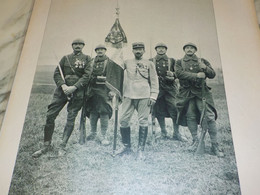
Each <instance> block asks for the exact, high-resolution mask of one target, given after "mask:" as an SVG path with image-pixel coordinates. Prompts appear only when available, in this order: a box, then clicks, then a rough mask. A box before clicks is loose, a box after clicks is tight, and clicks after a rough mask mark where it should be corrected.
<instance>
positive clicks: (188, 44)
mask: <svg viewBox="0 0 260 195" xmlns="http://www.w3.org/2000/svg"><path fill="white" fill-rule="evenodd" d="M187 46H192V47H194V48H195V49H196V51H197V50H198V49H197V46H196V45H195V44H194V43H191V42H189V43H186V44H185V45H184V46H183V50H184V49H185V47H187Z"/></svg>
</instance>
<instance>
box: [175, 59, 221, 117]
mask: <svg viewBox="0 0 260 195" xmlns="http://www.w3.org/2000/svg"><path fill="white" fill-rule="evenodd" d="M201 61H202V62H203V63H204V64H205V65H206V68H205V70H201V69H200V67H199V58H198V57H197V56H196V55H193V56H192V57H189V56H187V55H185V56H184V58H182V59H181V60H178V61H177V63H176V76H177V78H178V79H179V81H180V88H179V93H178V95H177V98H176V107H177V109H178V112H179V115H180V116H179V117H180V118H181V117H182V115H184V114H185V112H186V108H187V105H188V102H189V100H190V99H192V98H194V97H197V98H200V99H202V79H198V78H197V73H198V72H204V73H205V74H206V78H209V79H213V78H214V77H215V75H216V74H215V71H214V69H213V68H212V67H211V65H210V63H209V62H208V61H207V60H205V59H203V58H202V59H201ZM204 88H205V91H204V97H205V98H206V102H207V104H208V106H210V107H211V108H212V109H213V111H214V112H215V116H216V118H217V111H216V109H215V105H214V101H213V97H212V93H211V91H210V88H209V87H208V86H207V85H206V79H205V82H204ZM180 120H181V119H180Z"/></svg>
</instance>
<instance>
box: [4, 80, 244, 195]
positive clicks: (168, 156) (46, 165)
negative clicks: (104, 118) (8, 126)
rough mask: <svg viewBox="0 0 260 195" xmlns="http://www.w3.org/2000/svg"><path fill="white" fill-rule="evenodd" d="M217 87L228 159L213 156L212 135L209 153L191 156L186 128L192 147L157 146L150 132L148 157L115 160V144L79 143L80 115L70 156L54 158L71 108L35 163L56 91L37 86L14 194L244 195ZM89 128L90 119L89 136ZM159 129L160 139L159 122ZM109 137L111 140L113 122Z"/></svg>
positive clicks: (215, 93)
mask: <svg viewBox="0 0 260 195" xmlns="http://www.w3.org/2000/svg"><path fill="white" fill-rule="evenodd" d="M212 88H213V97H215V103H216V107H217V110H218V114H219V118H218V120H217V127H218V135H219V141H220V146H221V148H222V149H223V150H224V153H225V157H224V158H218V157H216V156H213V155H211V154H210V152H209V151H210V140H209V136H208V135H206V153H205V154H204V155H202V156H195V155H193V154H192V153H189V152H187V151H186V150H185V149H186V148H187V147H188V145H189V144H190V143H191V136H190V133H189V131H188V129H187V128H186V127H181V128H180V131H181V133H182V134H183V135H184V136H186V137H187V138H188V139H189V142H188V143H181V142H178V141H172V140H166V141H163V140H158V142H157V143H154V144H152V143H153V142H152V141H151V132H150V131H149V133H148V140H147V145H146V148H145V155H146V159H145V161H137V160H135V154H133V155H129V156H125V157H115V158H112V157H111V155H110V154H112V144H111V145H109V146H106V147H105V146H102V145H100V144H99V143H97V142H95V141H89V142H86V144H85V145H79V144H78V138H79V131H78V130H77V127H79V116H78V118H77V119H76V125H75V127H76V128H75V130H74V132H73V134H72V136H71V138H70V140H69V143H68V146H67V154H66V155H65V156H63V157H59V158H57V157H55V153H56V152H57V150H58V149H57V148H58V145H59V143H60V142H61V137H62V133H63V128H64V125H65V121H66V109H63V110H62V112H61V114H60V115H59V117H58V118H57V120H56V129H55V132H54V135H53V149H52V151H51V152H49V153H47V154H46V155H44V156H42V157H40V158H39V159H33V158H32V157H31V154H32V153H33V152H34V151H35V150H37V149H39V148H40V147H41V146H42V145H43V143H42V140H43V129H42V127H43V125H44V122H45V113H46V110H47V105H48V104H49V103H50V100H51V95H50V92H51V91H52V90H53V87H51V86H46V87H45V88H39V87H38V86H34V88H33V90H32V92H33V93H32V94H31V98H30V102H29V106H28V110H27V115H26V120H25V124H24V129H23V133H22V137H21V143H20V146H19V152H18V155H17V161H16V165H15V169H14V174H13V179H12V183H11V187H10V192H9V194H77V195H78V194H82V195H83V194H91V195H95V194H101V195H103V194H104V195H108V194H115V195H117V194H129V195H130V194H131V195H132V194H138V195H139V194H149V195H150V194H151V195H152V194H154V195H155V194H200V195H202V194H240V187H239V179H238V175H237V168H236V161H235V154H234V149H233V141H232V136H231V129H230V124H229V119H228V111H227V105H226V100H225V93H224V87H223V85H216V84H214V85H213V84H212ZM119 115H120V113H119ZM136 117H137V116H136V115H134V117H133V120H132V125H131V127H132V129H131V139H132V146H133V150H134V151H136V149H137V140H138V125H137V120H136V119H137V118H136ZM166 122H167V130H168V133H169V135H171V134H172V133H173V132H172V125H171V121H170V120H169V119H167V120H166ZM89 129H90V128H89V121H88V120H87V134H88V133H89ZM156 129H157V132H156V134H157V135H158V136H159V135H160V130H159V127H158V124H156ZM99 131H100V130H99ZM108 135H109V139H110V141H111V142H112V140H113V118H112V119H111V120H110V128H109V130H108ZM120 142H121V141H120V135H119V134H118V142H117V143H118V146H117V148H120V147H122V145H121V143H120Z"/></svg>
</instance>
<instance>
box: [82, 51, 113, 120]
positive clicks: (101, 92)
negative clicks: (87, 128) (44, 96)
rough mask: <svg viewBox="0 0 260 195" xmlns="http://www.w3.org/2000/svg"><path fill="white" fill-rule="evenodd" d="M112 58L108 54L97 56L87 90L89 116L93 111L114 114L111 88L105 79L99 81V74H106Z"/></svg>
mask: <svg viewBox="0 0 260 195" xmlns="http://www.w3.org/2000/svg"><path fill="white" fill-rule="evenodd" d="M110 63H111V60H110V59H109V58H108V57H107V56H103V57H98V56H97V57H96V58H95V59H94V63H93V72H92V75H91V80H90V85H89V87H88V91H87V99H88V100H87V104H86V107H87V109H86V110H87V113H86V114H87V116H88V117H89V115H90V113H91V112H95V113H97V114H98V115H99V114H108V115H109V118H110V117H111V116H112V111H113V109H112V107H111V99H110V98H109V96H108V93H109V92H110V90H109V89H108V88H107V86H106V85H105V82H104V81H99V80H98V78H97V77H98V76H104V77H105V76H106V72H107V71H106V70H107V67H108V66H109V64H110Z"/></svg>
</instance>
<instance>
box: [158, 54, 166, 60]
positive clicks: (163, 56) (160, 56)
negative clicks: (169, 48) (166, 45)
mask: <svg viewBox="0 0 260 195" xmlns="http://www.w3.org/2000/svg"><path fill="white" fill-rule="evenodd" d="M155 59H156V60H157V61H159V60H161V59H163V60H165V61H167V60H168V56H167V55H166V54H163V55H156V56H155Z"/></svg>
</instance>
